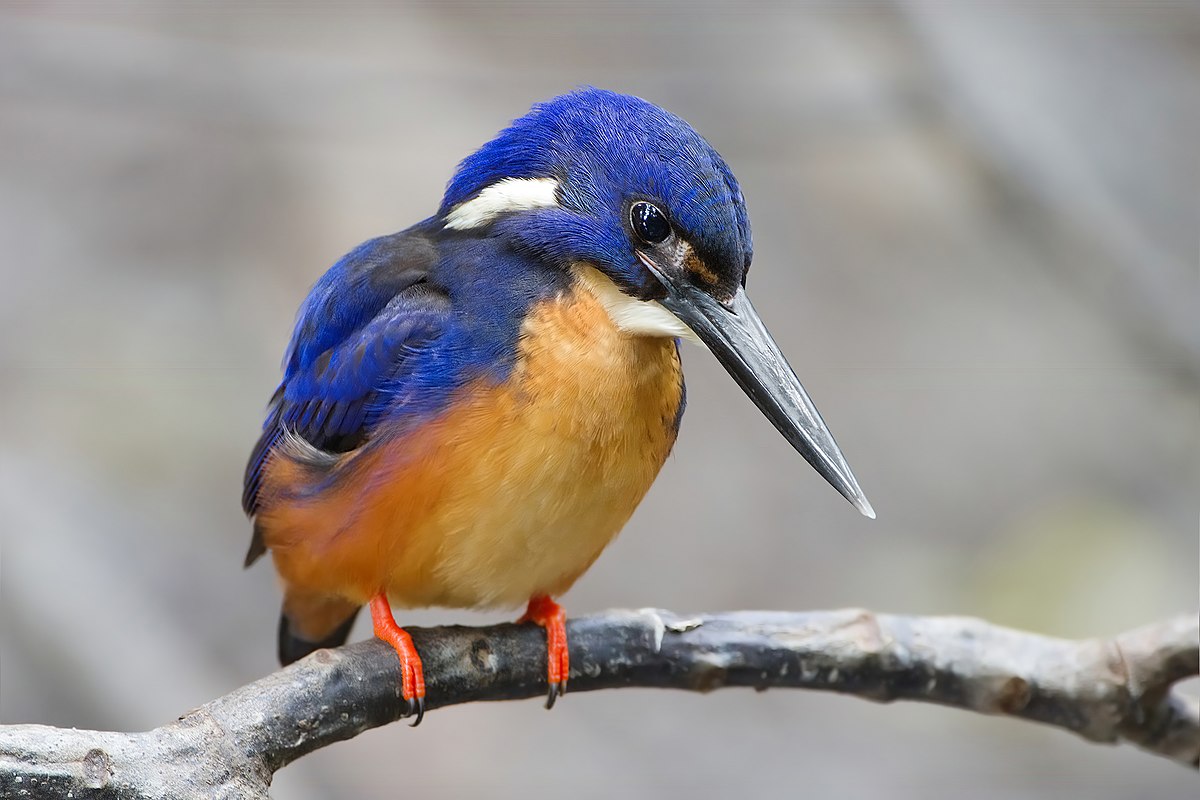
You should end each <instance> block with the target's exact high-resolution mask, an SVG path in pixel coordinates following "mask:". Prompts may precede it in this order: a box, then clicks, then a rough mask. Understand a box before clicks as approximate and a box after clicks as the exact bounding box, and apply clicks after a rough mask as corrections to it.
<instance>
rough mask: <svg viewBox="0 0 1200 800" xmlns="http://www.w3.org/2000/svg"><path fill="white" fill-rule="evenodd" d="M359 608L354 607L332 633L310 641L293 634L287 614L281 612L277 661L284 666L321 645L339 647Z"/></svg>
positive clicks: (351, 626)
mask: <svg viewBox="0 0 1200 800" xmlns="http://www.w3.org/2000/svg"><path fill="white" fill-rule="evenodd" d="M361 610H362V608H361V607H360V608H356V609H354V612H353V613H352V614H350V616H349V617H347V618H346V621H345V622H343V623H342V624H340V625H338V626H337V627H336V628H335V629H334V631H333V633H331V634H329V635H328V636H326V637H325V638H324V639H322V640H321V641H319V642H311V641H309V640H308V639H302V638H301V637H299V636H296V635H295V634H293V633H292V626H291V625H290V624H289V623H288V618H287V614H282V613H281V614H280V615H279V663H280V664H282V665H283V666H285V667H286V666H287V665H288V664H291V663H292V662H293V661H299V660H300V659H302V658H304V657H305V656H306V655H308V654H309V653H312V652H314V651H316V650H320V649H321V648H323V647H341V646H342V645H344V644H345V643H346V637H348V636H349V635H350V629H351V628H353V627H354V620H355V619H357V618H358V612H359V611H361Z"/></svg>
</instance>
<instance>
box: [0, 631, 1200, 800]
mask: <svg viewBox="0 0 1200 800" xmlns="http://www.w3.org/2000/svg"><path fill="white" fill-rule="evenodd" d="M567 630H568V636H569V640H570V645H571V665H572V669H571V678H570V690H571V691H572V692H580V691H593V690H597V689H612V688H617V687H621V686H643V687H658V688H674V689H688V690H692V691H701V692H707V691H710V690H713V689H718V688H722V687H726V686H747V687H753V688H755V689H759V690H762V689H766V688H770V687H788V688H804V689H822V690H826V691H835V692H840V693H843V694H852V695H856V696H858V697H862V698H865V699H868V700H875V701H879V702H890V701H892V700H916V701H921V702H928V703H937V704H940V705H946V706H953V707H956V708H964V709H970V710H973V711H978V712H981V713H985V714H1002V715H1007V716H1012V717H1017V718H1021V719H1027V720H1033V721H1036V722H1043V723H1047V724H1050V725H1055V726H1058V727H1061V728H1065V729H1067V730H1070V731H1074V732H1075V733H1077V734H1079V735H1080V736H1082V737H1084V738H1085V739H1088V740H1090V741H1093V742H1103V743H1116V742H1121V741H1127V742H1131V743H1133V744H1135V745H1137V746H1138V747H1141V748H1142V749H1144V750H1147V751H1149V752H1151V753H1156V754H1158V755H1161V756H1165V757H1167V758H1170V759H1172V760H1174V761H1177V762H1179V763H1181V764H1185V765H1187V766H1190V767H1192V768H1196V767H1197V766H1198V765H1200V702H1198V701H1197V699H1196V698H1194V697H1186V696H1184V695H1183V694H1182V693H1180V692H1179V691H1177V690H1175V689H1174V688H1173V687H1174V685H1175V684H1176V683H1178V682H1179V681H1181V680H1183V679H1185V678H1187V677H1189V676H1194V675H1196V674H1197V673H1198V672H1200V624H1198V621H1197V616H1196V615H1182V616H1180V617H1177V618H1174V619H1171V620H1167V621H1164V622H1160V623H1157V624H1153V625H1148V626H1146V627H1143V628H1138V629H1136V630H1133V631H1130V632H1128V633H1125V634H1122V635H1120V636H1117V637H1114V638H1112V639H1091V640H1085V641H1068V640H1063V639H1054V638H1050V637H1046V636H1040V635H1036V634H1030V633H1023V632H1019V631H1015V630H1011V629H1006V628H1001V627H998V626H995V625H990V624H988V623H986V622H983V621H981V620H976V619H968V618H961V617H904V616H895V615H886V614H872V613H870V612H867V611H861V610H843V611H817V612H807V613H784V612H736V613H728V614H713V615H697V616H694V617H681V616H679V615H676V614H673V613H670V612H667V611H657V610H652V609H645V610H642V611H610V612H607V613H603V614H597V615H593V616H589V617H581V618H579V619H574V620H571V621H570V622H569V623H568V626H567ZM411 633H412V636H413V640H414V641H415V643H416V645H417V647H418V649H419V650H420V652H421V654H422V658H423V660H424V663H425V675H426V679H427V681H428V692H429V694H428V698H427V708H428V709H430V710H432V709H436V708H440V707H442V706H447V705H454V704H458V703H470V702H475V701H480V700H515V699H521V698H528V697H541V696H543V695H544V693H545V669H546V660H545V639H544V636H543V634H542V631H541V630H540V629H538V628H536V627H533V626H528V625H520V626H519V625H496V626H492V627H488V628H464V627H445V628H429V629H419V628H414V629H411ZM402 711H403V703H402V701H401V699H400V695H399V671H398V669H397V662H396V658H395V655H394V653H393V652H392V651H391V649H390V648H389V647H388V646H387V645H384V644H383V643H381V642H378V641H376V640H370V641H365V642H359V643H357V644H353V645H350V646H348V647H343V648H340V649H338V650H322V651H318V652H317V653H314V654H313V655H311V656H309V657H308V658H306V659H304V660H302V661H300V662H298V663H296V664H293V665H292V666H290V667H288V668H286V669H283V670H280V671H278V672H276V673H274V674H271V675H268V676H267V677H265V678H263V679H261V680H258V681H255V682H254V683H251V684H249V685H247V686H243V687H242V688H240V689H237V690H235V691H233V692H231V693H230V694H227V695H225V696H224V697H221V698H218V699H216V700H213V701H212V702H210V703H207V704H205V705H203V706H201V707H200V708H197V709H193V710H192V711H189V712H187V713H186V714H184V715H183V716H182V717H180V718H179V719H178V720H177V721H175V722H172V723H170V724H167V725H164V726H162V727H160V728H156V729H154V730H152V731H147V732H144V733H113V732H101V731H80V730H74V729H72V730H66V729H59V728H51V727H47V726H42V725H12V726H0V797H6V798H7V797H14V798H15V797H25V796H28V797H40V798H66V797H72V798H90V797H96V798H100V797H103V798H109V797H121V798H166V797H170V798H191V797H196V798H199V797H204V798H266V797H267V787H268V786H269V785H270V782H271V777H272V776H273V775H274V773H275V771H276V770H278V769H280V768H281V767H283V766H284V765H286V764H289V763H291V762H292V761H294V760H296V759H297V758H300V757H301V756H303V755H305V754H306V753H310V752H312V751H313V750H317V749H319V748H321V747H325V746H326V745H329V744H331V743H333V742H337V741H341V740H344V739H349V738H351V737H354V736H357V735H358V734H359V733H362V732H363V731H365V730H367V729H369V728H374V727H377V726H379V725H385V724H387V723H389V722H394V721H395V720H397V719H399V718H400V715H401V713H402ZM560 713H565V712H560Z"/></svg>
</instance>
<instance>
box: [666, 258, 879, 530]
mask: <svg viewBox="0 0 1200 800" xmlns="http://www.w3.org/2000/svg"><path fill="white" fill-rule="evenodd" d="M642 262H643V263H644V264H646V266H647V268H649V270H650V271H651V272H652V273H653V274H654V276H655V277H656V278H658V280H659V282H661V283H662V285H663V287H665V288H666V290H667V296H666V298H665V299H663V300H662V301H660V302H661V303H662V304H663V305H664V306H666V308H667V310H669V311H670V312H671V313H672V314H674V315H675V316H677V317H679V319H680V321H682V322H683V324H684V325H687V326H688V327H689V328H691V329H692V331H693V332H694V333H695V334H696V335H697V336H698V337H699V338H700V341H702V342H704V344H705V345H707V346H708V349H709V350H711V351H712V352H713V355H715V356H716V357H717V360H718V361H720V362H721V366H723V367H725V369H726V370H727V371H728V372H729V374H730V375H732V376H733V379H734V380H735V381H737V382H738V385H739V386H741V387H742V390H743V391H744V392H745V393H746V394H748V395H749V396H750V399H751V400H753V401H754V404H755V405H756V406H758V409H759V410H760V411H762V412H763V414H765V415H766V416H767V419H769V420H771V422H772V423H773V424H774V425H775V427H776V429H778V430H779V432H780V433H782V434H783V436H784V438H785V439H787V440H788V441H789V442H791V444H792V447H794V448H796V450H798V451H799V452H800V455H802V456H804V458H805V459H806V460H807V461H808V463H809V464H812V465H813V468H814V469H816V471H817V472H819V473H821V476H822V477H823V478H825V480H827V481H829V483H830V484H832V485H833V488H835V489H837V490H838V491H839V492H841V493H842V496H843V497H845V498H846V499H847V500H849V501H850V502H851V503H853V504H854V507H855V508H857V509H858V510H859V511H861V512H862V513H863V515H864V516H867V517H870V518H871V519H875V510H874V509H873V508H871V504H870V503H869V502H868V501H867V496H866V495H865V494H863V490H862V489H861V488H859V485H858V481H857V480H856V479H855V477H854V473H853V472H852V471H851V470H850V465H849V464H847V463H846V458H845V456H843V455H842V451H841V450H840V449H839V448H838V446H837V442H835V441H834V440H833V434H831V433H830V432H829V428H827V427H826V426H825V421H824V420H822V419H821V414H820V412H818V411H817V407H816V406H815V405H813V401H812V400H811V399H809V397H808V393H807V392H806V391H804V387H803V386H801V385H800V379H799V378H797V377H796V373H795V372H793V371H792V368H791V367H790V366H789V365H788V363H787V359H785V358H784V357H783V353H781V352H779V345H777V344H775V340H774V339H772V338H771V334H770V333H768V332H767V328H766V326H765V325H763V322H762V320H761V319H759V316H758V312H756V311H755V310H754V306H752V305H750V298H749V297H747V296H746V292H745V291H744V290H743V289H742V288H741V287H740V286H739V287H738V289H737V292H736V293H735V294H734V296H733V299H732V300H731V301H729V302H728V303H727V304H726V303H721V302H719V301H717V300H716V299H715V298H714V297H712V295H710V294H708V292H705V291H703V290H702V289H700V288H698V287H696V286H694V285H693V284H692V283H691V282H690V281H689V280H688V279H687V278H686V277H684V276H683V275H680V276H678V277H676V276H674V275H670V274H667V273H665V272H663V271H662V270H661V269H660V268H659V267H658V265H656V264H654V263H653V262H651V261H650V260H649V259H647V258H644V257H643V258H642Z"/></svg>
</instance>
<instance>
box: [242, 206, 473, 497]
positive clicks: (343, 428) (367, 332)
mask: <svg viewBox="0 0 1200 800" xmlns="http://www.w3.org/2000/svg"><path fill="white" fill-rule="evenodd" d="M436 257H437V249H436V246H435V244H434V243H433V242H432V241H431V240H429V239H428V238H427V237H426V236H425V235H424V234H423V233H422V231H421V229H420V227H418V228H416V229H412V230H410V231H406V232H403V233H399V234H395V235H393V236H386V237H381V238H379V239H373V240H371V241H369V242H367V243H365V244H363V245H361V246H360V247H358V248H357V249H355V250H354V251H353V252H351V253H350V254H348V255H347V256H345V257H344V258H343V259H342V260H341V261H339V262H338V263H337V264H335V265H334V266H333V267H332V268H331V269H330V270H329V272H327V273H326V274H325V275H324V276H323V277H322V278H321V279H320V280H319V281H318V282H317V284H316V285H315V286H314V287H313V289H312V291H311V292H310V293H309V295H308V298H307V299H306V300H305V302H304V305H303V306H302V307H301V309H300V314H299V317H298V320H297V323H296V330H295V333H294V334H293V336H292V342H291V344H290V346H289V347H288V353H287V356H286V357H285V359H284V376H283V382H282V383H281V384H280V386H279V389H278V390H277V391H276V393H275V396H274V397H273V398H272V400H271V405H270V408H269V410H268V414H267V420H266V423H265V424H264V426H263V433H262V437H261V438H260V439H259V441H258V444H257V445H256V446H255V448H254V451H253V452H252V453H251V456H250V461H249V463H248V464H247V466H246V475H245V483H244V489H243V494H242V506H243V508H244V509H245V510H246V513H248V514H254V513H255V512H256V511H257V509H258V492H259V489H260V487H261V483H262V470H263V467H264V465H265V463H266V460H267V456H268V455H269V454H270V452H271V450H272V448H274V446H275V445H276V444H277V443H278V441H279V440H280V437H281V436H283V434H284V432H285V431H286V432H289V433H292V434H295V435H298V436H300V437H301V438H303V439H304V440H305V441H307V442H308V443H309V444H311V445H312V446H313V447H314V448H316V449H317V450H320V451H325V452H328V453H343V452H346V451H348V450H352V449H354V448H356V447H358V446H360V445H361V444H362V443H363V441H364V440H365V438H366V435H367V432H368V431H369V429H370V426H371V424H372V421H373V417H374V416H375V415H377V414H378V413H380V410H381V409H382V408H383V407H384V406H385V405H386V404H385V403H384V402H383V401H382V399H381V395H382V394H383V393H385V392H388V391H390V390H391V388H392V387H394V386H395V385H396V384H397V383H402V382H403V380H404V376H405V374H406V373H407V372H409V371H411V370H412V369H413V368H414V365H415V364H416V363H417V362H419V361H420V358H419V357H420V355H421V354H422V353H424V352H425V351H426V348H427V346H428V345H429V343H430V342H432V341H433V340H434V339H436V338H437V337H438V336H439V335H440V334H441V333H442V332H443V330H444V328H445V325H446V322H447V318H448V316H449V312H450V302H449V299H448V297H447V296H446V295H445V294H444V293H443V292H441V291H439V290H437V289H435V288H433V287H432V286H431V285H430V284H429V283H427V282H426V279H427V277H428V275H429V271H430V269H431V267H432V264H433V261H434V259H436Z"/></svg>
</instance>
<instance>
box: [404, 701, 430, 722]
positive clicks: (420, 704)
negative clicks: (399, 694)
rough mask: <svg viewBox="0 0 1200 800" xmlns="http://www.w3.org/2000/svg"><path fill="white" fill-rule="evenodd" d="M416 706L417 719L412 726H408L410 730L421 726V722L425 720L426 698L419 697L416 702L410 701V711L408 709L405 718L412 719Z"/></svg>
mask: <svg viewBox="0 0 1200 800" xmlns="http://www.w3.org/2000/svg"><path fill="white" fill-rule="evenodd" d="M414 705H415V706H416V714H417V718H416V720H415V721H414V722H413V723H412V724H410V725H409V726H408V727H410V728H415V727H417V726H418V725H420V724H421V720H423V719H425V698H424V697H418V698H416V699H415V701H414V700H409V701H408V709H407V711H408V713H406V714H405V715H404V716H406V717H411V716H412V715H413V706H414Z"/></svg>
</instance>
